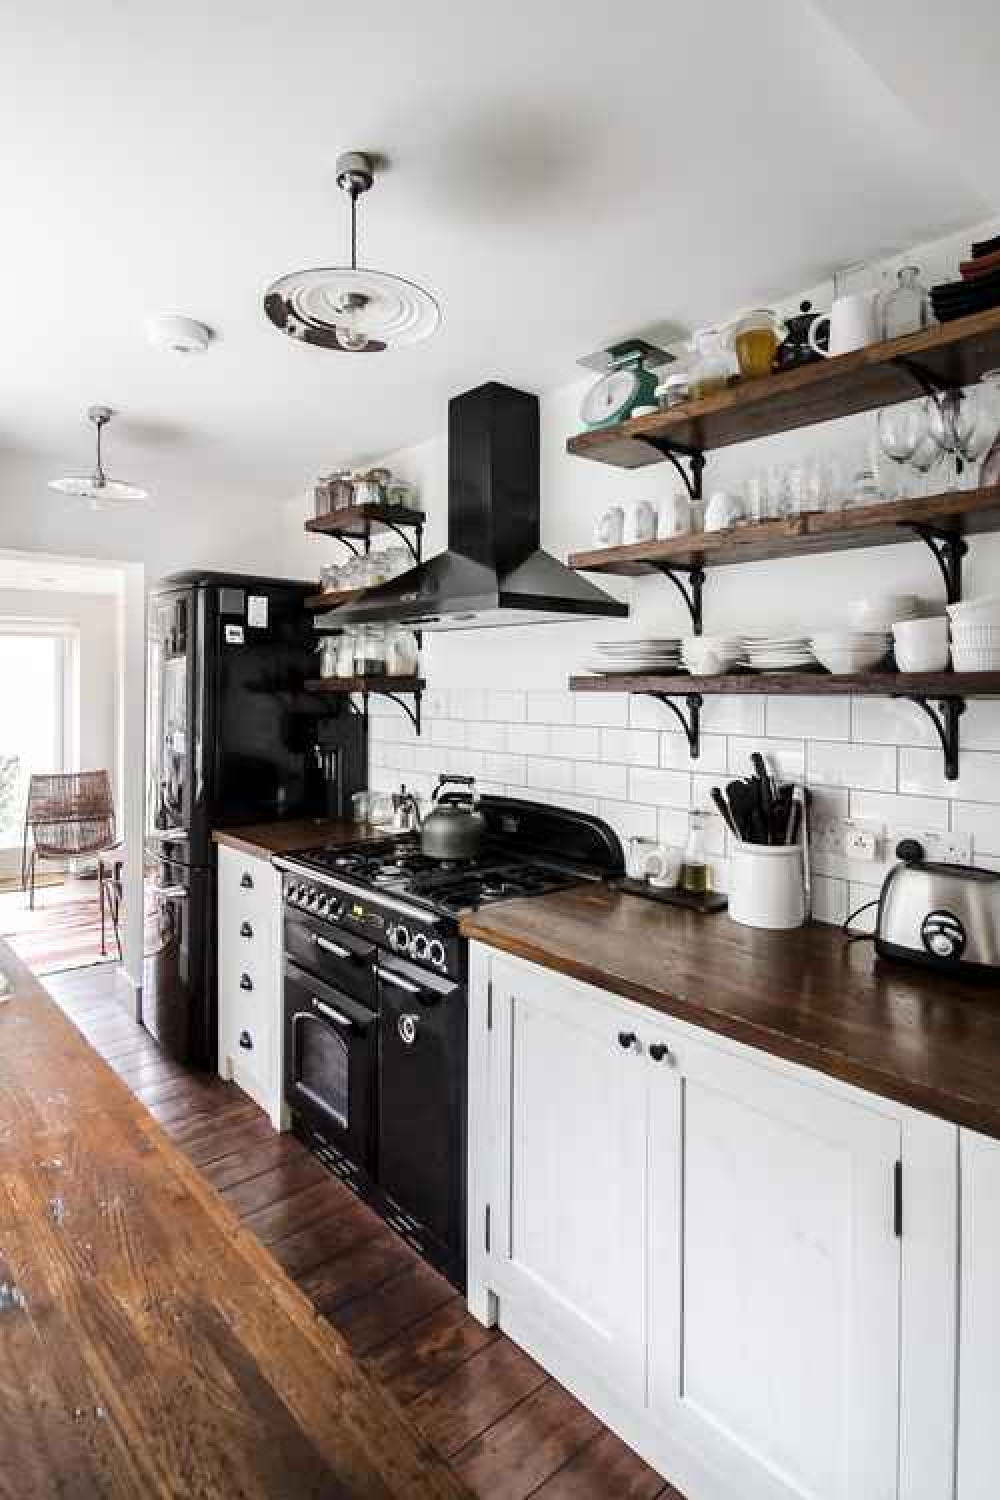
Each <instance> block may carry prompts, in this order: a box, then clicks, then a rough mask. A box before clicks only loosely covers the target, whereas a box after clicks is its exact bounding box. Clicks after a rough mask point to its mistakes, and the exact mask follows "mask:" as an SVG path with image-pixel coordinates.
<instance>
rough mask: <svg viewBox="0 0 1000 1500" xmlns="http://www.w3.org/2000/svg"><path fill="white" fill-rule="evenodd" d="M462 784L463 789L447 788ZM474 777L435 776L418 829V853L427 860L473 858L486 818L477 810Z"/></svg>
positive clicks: (479, 842) (483, 831) (481, 838)
mask: <svg viewBox="0 0 1000 1500" xmlns="http://www.w3.org/2000/svg"><path fill="white" fill-rule="evenodd" d="M456 786H460V787H464V788H465V791H464V792H457V791H454V790H452V789H451V788H453V787H456ZM475 787H476V778H475V777H474V776H451V775H444V776H439V777H438V784H437V786H436V787H435V788H434V792H433V794H432V797H431V810H430V812H429V813H428V814H427V816H426V817H425V818H424V821H423V823H422V824H421V828H420V852H421V853H422V854H426V855H427V856H428V858H429V859H448V860H452V859H474V858H475V856H476V855H477V854H478V853H479V850H480V848H481V847H482V842H483V834H484V833H485V831H486V819H485V818H484V817H483V815H482V813H481V812H480V811H479V807H478V799H477V797H476V791H475Z"/></svg>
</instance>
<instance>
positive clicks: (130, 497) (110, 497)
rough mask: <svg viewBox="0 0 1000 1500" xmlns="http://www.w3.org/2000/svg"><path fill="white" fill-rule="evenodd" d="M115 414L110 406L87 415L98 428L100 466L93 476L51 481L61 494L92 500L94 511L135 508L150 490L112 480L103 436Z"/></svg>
mask: <svg viewBox="0 0 1000 1500" xmlns="http://www.w3.org/2000/svg"><path fill="white" fill-rule="evenodd" d="M113 415H114V413H113V412H112V410H111V407H110V406H90V407H88V408H87V416H88V417H89V418H90V420H91V422H93V424H94V426H95V427H96V429H97V463H96V466H95V468H94V472H93V474H70V475H68V476H67V477H66V478H64V479H50V480H49V489H50V490H58V491H59V493H60V494H61V495H78V496H79V497H80V498H81V499H83V500H89V501H90V504H91V509H92V510H104V509H105V508H106V507H109V506H114V505H132V504H134V503H135V502H136V501H138V500H145V499H147V497H148V495H149V491H148V490H144V489H141V488H140V487H139V485H137V484H126V483H125V482H124V481H123V480H121V479H109V478H108V476H107V474H105V472H104V465H103V463H102V461H101V433H102V431H103V429H104V428H105V427H106V426H107V424H108V423H109V422H110V421H111V418H112V416H113Z"/></svg>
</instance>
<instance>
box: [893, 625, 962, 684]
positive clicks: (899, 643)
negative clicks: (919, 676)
mask: <svg viewBox="0 0 1000 1500" xmlns="http://www.w3.org/2000/svg"><path fill="white" fill-rule="evenodd" d="M892 643H893V651H894V653H895V657H896V665H897V667H898V668H899V670H900V671H901V672H943V671H944V670H945V668H946V667H947V665H948V619H947V616H946V615H939V616H936V617H935V618H934V619H931V620H897V621H896V622H895V624H894V625H893V627H892Z"/></svg>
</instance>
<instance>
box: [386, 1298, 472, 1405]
mask: <svg viewBox="0 0 1000 1500" xmlns="http://www.w3.org/2000/svg"><path fill="white" fill-rule="evenodd" d="M500 1337H501V1335H500V1333H499V1331H498V1330H497V1329H496V1328H484V1327H483V1325H482V1323H480V1322H478V1321H477V1320H476V1319H475V1318H473V1317H470V1315H469V1313H468V1312H466V1310H465V1303H464V1302H463V1300H462V1298H461V1297H456V1298H454V1299H453V1300H452V1301H451V1302H446V1303H444V1304H443V1306H441V1307H439V1308H436V1309H435V1310H434V1312H432V1313H429V1314H428V1315H427V1317H425V1318H421V1319H420V1320H419V1322H417V1323H414V1324H412V1325H411V1326H410V1327H409V1328H406V1329H404V1330H403V1331H402V1332H401V1333H398V1334H396V1335H394V1336H393V1337H392V1338H390V1339H389V1340H388V1341H387V1342H386V1343H384V1344H380V1345H379V1346H378V1347H377V1348H375V1349H373V1350H372V1352H371V1353H370V1354H369V1355H368V1356H367V1358H366V1361H365V1363H366V1365H367V1368H368V1369H369V1370H370V1371H371V1373H372V1374H373V1375H375V1376H376V1377H377V1379H379V1380H381V1381H383V1382H384V1384H385V1385H387V1386H388V1387H389V1389H390V1390H391V1391H392V1394H393V1395H394V1396H395V1398H396V1400H397V1401H399V1402H401V1403H402V1404H403V1405H407V1404H408V1403H409V1402H411V1401H415V1400H416V1399H417V1397H418V1396H420V1395H421V1394H422V1393H423V1392H424V1391H426V1390H427V1389H428V1388H429V1387H430V1386H432V1385H434V1384H435V1383H436V1382H437V1381H439V1380H443V1379H444V1377H445V1376H446V1375H450V1374H451V1373H452V1371H453V1370H455V1369H457V1368H458V1366H459V1365H461V1364H464V1362H465V1361H466V1360H467V1359H471V1358H472V1356H473V1355H474V1354H478V1353H479V1351H480V1350H481V1349H485V1348H486V1347H487V1346H488V1345H489V1344H492V1343H495V1342H496V1340H497V1339H498V1338H500Z"/></svg>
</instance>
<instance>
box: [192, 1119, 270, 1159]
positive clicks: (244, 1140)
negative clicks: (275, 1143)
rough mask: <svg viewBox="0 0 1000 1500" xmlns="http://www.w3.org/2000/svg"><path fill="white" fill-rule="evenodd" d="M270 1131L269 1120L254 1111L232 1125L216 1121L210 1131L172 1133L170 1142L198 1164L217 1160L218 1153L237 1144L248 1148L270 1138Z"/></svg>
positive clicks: (223, 1154)
mask: <svg viewBox="0 0 1000 1500" xmlns="http://www.w3.org/2000/svg"><path fill="white" fill-rule="evenodd" d="M273 1134H274V1131H273V1129H272V1127H271V1122H270V1120H268V1118H267V1116H266V1115H264V1114H262V1113H261V1112H260V1111H258V1112H257V1115H256V1116H252V1117H251V1118H250V1119H249V1120H239V1121H237V1122H236V1124H234V1125H223V1124H219V1123H217V1124H216V1127H215V1129H214V1130H202V1131H194V1132H192V1133H188V1134H186V1135H185V1134H184V1133H183V1132H175V1133H174V1135H173V1141H174V1144H175V1145H176V1146H180V1148H181V1150H182V1151H183V1152H184V1154H185V1155H186V1156H187V1157H188V1159H189V1160H190V1161H193V1162H194V1164H195V1166H196V1167H201V1166H204V1165H205V1164H206V1163H207V1162H211V1161H218V1159H219V1157H220V1156H228V1154H229V1152H230V1151H235V1150H237V1149H238V1148H240V1147H242V1148H243V1149H245V1150H250V1149H252V1147H253V1146H255V1145H256V1144H257V1143H258V1142H259V1141H266V1140H270V1138H271V1136H272V1135H273Z"/></svg>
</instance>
